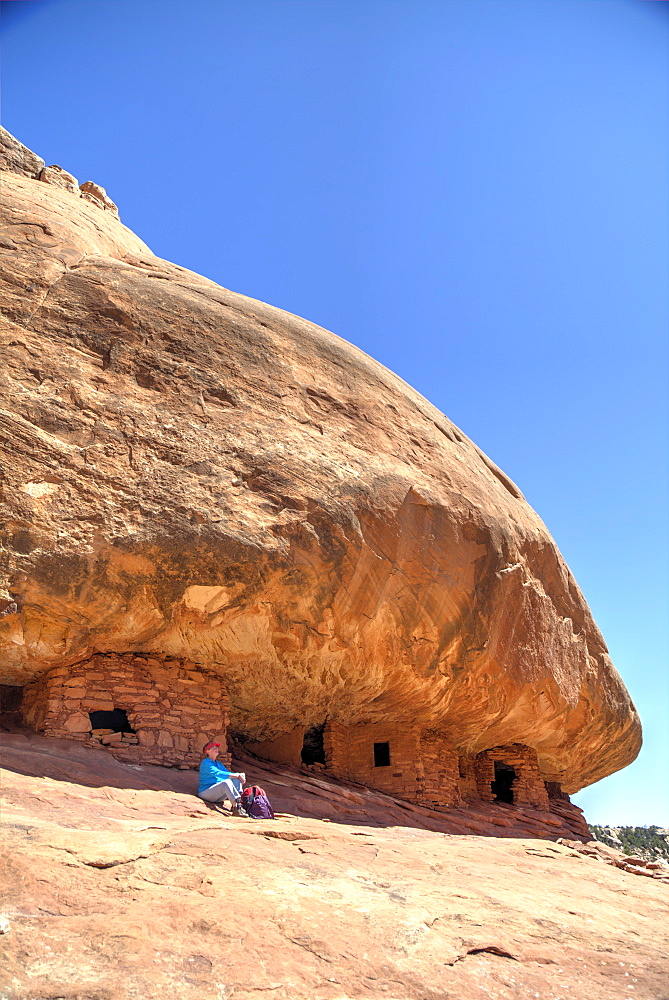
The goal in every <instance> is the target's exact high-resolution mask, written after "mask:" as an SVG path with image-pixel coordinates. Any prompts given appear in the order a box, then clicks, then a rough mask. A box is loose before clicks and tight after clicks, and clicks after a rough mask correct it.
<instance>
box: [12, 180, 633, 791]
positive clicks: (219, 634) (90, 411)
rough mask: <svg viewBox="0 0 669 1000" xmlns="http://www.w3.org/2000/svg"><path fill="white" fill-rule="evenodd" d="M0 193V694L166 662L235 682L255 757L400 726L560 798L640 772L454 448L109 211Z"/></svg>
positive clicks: (482, 486)
mask: <svg viewBox="0 0 669 1000" xmlns="http://www.w3.org/2000/svg"><path fill="white" fill-rule="evenodd" d="M1 178H2V195H3V209H2V211H3V231H4V232H5V234H7V235H6V242H5V243H4V245H3V248H2V276H1V280H0V294H1V296H2V302H3V317H4V318H3V321H2V333H1V336H2V344H3V355H4V359H5V365H4V372H3V376H2V385H1V387H0V391H1V395H2V397H3V398H2V403H1V405H2V424H3V439H2V444H1V447H2V450H3V453H4V459H3V465H4V477H5V478H4V481H3V492H2V501H1V502H2V520H3V524H4V528H3V539H2V544H3V547H4V558H5V566H4V568H3V573H4V579H3V580H0V587H4V592H5V595H6V596H5V602H4V605H3V607H4V609H5V611H6V612H7V613H5V614H4V615H3V616H2V617H0V682H2V683H9V684H21V683H24V682H25V681H26V680H28V679H30V678H32V677H35V676H37V675H39V674H40V672H43V671H44V670H46V669H48V668H50V667H53V666H54V665H59V664H67V663H73V662H75V661H77V660H80V659H82V658H84V657H86V656H88V655H90V654H91V653H93V652H95V651H98V650H99V651H117V652H127V651H137V652H158V653H164V654H169V655H173V656H185V657H189V658H191V659H192V660H194V661H195V662H197V663H200V664H202V665H203V666H205V667H206V668H207V669H208V670H212V671H214V672H218V673H220V674H221V675H222V676H225V678H226V683H227V686H228V689H229V693H230V701H231V713H232V719H231V728H232V729H235V728H237V729H238V730H239V731H243V732H245V733H247V734H248V735H249V737H251V738H260V737H262V738H264V739H271V738H273V737H275V736H278V735H280V734H281V733H285V732H288V731H290V729H291V728H292V727H294V726H295V725H311V724H314V723H317V722H321V721H323V719H324V718H326V717H328V718H336V719H337V720H338V721H340V722H341V723H343V724H352V723H356V722H368V721H375V720H383V719H390V718H392V719H395V720H398V721H401V720H402V719H407V720H411V721H418V722H424V724H425V726H427V727H429V728H430V729H433V730H434V729H440V730H442V731H443V732H444V735H445V737H447V738H448V739H449V740H450V741H451V742H452V743H453V744H454V745H455V746H457V747H459V748H460V749H461V750H462V752H464V753H475V752H478V751H481V750H485V749H486V748H488V747H493V746H498V745H502V744H510V743H522V744H526V745H528V746H531V747H533V748H535V749H536V750H537V753H538V756H539V762H540V766H541V768H542V774H543V776H544V778H545V779H546V780H551V781H559V782H560V783H561V784H562V786H563V788H565V790H567V791H575V790H577V789H578V788H580V787H582V786H583V785H585V784H589V783H591V782H592V781H595V780H598V779H599V778H601V777H603V776H605V775H606V774H609V773H611V772H612V771H615V770H617V769H619V768H621V767H623V766H625V765H626V764H628V763H629V762H630V761H631V760H633V759H634V757H635V756H636V754H637V753H638V750H639V747H640V742H641V735H640V725H639V720H638V717H637V715H636V712H635V710H634V706H633V705H632V703H631V701H630V698H629V695H628V694H627V691H626V690H625V687H624V685H623V684H622V681H621V680H620V678H619V676H618V674H617V673H616V671H615V669H614V668H613V666H612V664H611V662H610V659H609V656H608V653H607V650H606V646H605V644H604V641H603V639H602V637H601V635H600V633H599V631H598V629H597V627H596V625H595V623H594V622H593V620H592V616H591V614H590V612H589V609H588V607H587V604H586V603H585V600H584V598H583V596H582V595H581V593H580V591H579V589H578V587H577V585H576V584H575V582H574V580H573V578H572V576H571V574H570V573H569V570H568V569H567V567H566V565H565V563H564V561H563V560H562V558H561V556H560V554H559V552H558V550H557V548H556V546H555V543H554V542H553V540H552V539H551V537H550V535H549V533H548V531H547V529H546V527H545V525H544V524H543V523H542V521H541V520H540V518H539V517H538V516H537V515H536V513H535V512H534V511H533V510H532V509H531V508H530V506H529V505H528V504H527V503H526V501H525V500H524V498H523V497H522V494H521V493H520V491H519V490H518V489H517V487H516V486H515V485H514V484H513V483H512V482H511V481H510V480H509V479H508V478H507V477H506V476H505V475H504V473H502V472H501V470H499V469H498V468H497V467H496V466H495V465H494V463H492V462H491V461H490V460H489V459H488V458H487V457H486V456H485V455H483V453H482V452H481V451H480V450H479V449H478V448H477V447H476V445H474V444H473V442H471V441H470V440H469V439H468V438H467V437H466V435H464V434H463V433H462V431H460V430H459V429H458V428H457V427H455V426H454V425H453V424H452V423H451V422H450V421H449V420H448V419H447V418H446V417H445V416H444V415H443V414H442V413H440V412H439V411H438V410H436V409H435V408H434V407H433V406H431V404H430V403H428V402H427V401H426V400H425V399H424V398H423V397H421V396H420V395H419V394H418V393H416V392H415V391H414V390H413V389H411V388H410V387H409V386H408V385H406V383H404V382H403V381H402V380H401V379H399V378H398V377H397V376H395V375H394V374H393V373H392V372H390V371H388V370H387V369H385V368H383V366H381V365H380V364H378V363H377V362H375V361H373V360H372V359H371V358H369V357H368V356H366V355H365V354H363V353H362V352H361V351H359V350H358V349H357V348H355V347H353V346H352V345H351V344H348V343H347V342H346V341H343V340H341V339H340V338H339V337H337V336H335V335H333V334H331V333H328V332H327V331H325V330H322V329H321V328H319V327H317V326H315V325H314V324H311V323H308V322H307V321H305V320H302V319H299V318H298V317H295V316H292V315H290V314H287V313H285V312H282V311H280V310H278V309H274V308H272V307H271V306H268V305H265V304H263V303H260V302H257V301H254V300H252V299H248V298H246V297H244V296H241V295H237V294H235V293H233V292H230V291H228V290H226V289H223V288H221V287H219V286H218V285H216V284H214V283H213V282H211V281H208V280H207V279H205V278H202V277H200V276H198V275H196V274H193V273H192V272H189V271H186V270H184V269H183V268H180V267H177V266H175V265H173V264H169V263H167V262H165V261H163V260H160V259H159V258H157V257H155V256H154V255H153V254H152V253H151V252H150V251H149V249H148V248H147V247H146V246H145V245H144V244H143V243H142V242H141V241H140V240H139V239H138V238H137V237H136V236H134V234H132V233H131V232H130V231H129V230H127V229H126V228H125V227H124V226H123V225H122V224H121V223H120V221H119V220H118V218H117V217H116V216H115V215H114V214H113V213H112V212H110V211H106V210H104V209H103V207H101V205H98V204H97V203H94V202H92V201H90V200H85V199H84V198H82V197H80V196H78V195H77V194H76V192H75V191H73V190H68V189H66V188H63V187H61V186H57V185H56V184H53V183H44V182H43V181H41V180H38V179H37V178H36V177H34V176H30V171H29V170H28V171H27V173H26V172H23V173H17V172H15V171H14V170H13V169H11V170H9V171H6V172H4V173H3V174H2V175H1ZM0 596H1V595H0ZM0 603H1V602H0ZM1 610H2V608H1V607H0V611H1Z"/></svg>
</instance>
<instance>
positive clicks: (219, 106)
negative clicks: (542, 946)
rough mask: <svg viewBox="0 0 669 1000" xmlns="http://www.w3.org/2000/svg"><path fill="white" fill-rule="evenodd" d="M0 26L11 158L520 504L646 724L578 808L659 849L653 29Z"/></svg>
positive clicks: (660, 11)
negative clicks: (251, 309)
mask: <svg viewBox="0 0 669 1000" xmlns="http://www.w3.org/2000/svg"><path fill="white" fill-rule="evenodd" d="M1 7H2V10H3V35H4V38H3V87H2V96H3V123H4V124H5V126H6V127H7V128H8V129H9V130H10V131H11V132H13V133H15V134H16V135H17V136H18V137H19V138H21V139H22V141H24V142H25V143H26V144H27V145H29V146H30V147H31V148H33V149H34V150H35V151H36V152H38V153H39V154H40V155H42V156H43V157H45V159H46V161H47V163H59V164H61V165H62V166H64V167H66V168H67V169H68V170H70V171H71V172H72V173H74V174H75V175H76V176H77V177H78V178H79V180H80V181H83V180H88V179H90V180H94V181H96V182H98V183H100V184H102V185H103V186H105V187H106V188H107V189H108V191H109V193H110V195H111V197H112V198H113V199H114V200H115V201H116V202H117V203H118V205H119V206H120V210H121V216H122V219H123V221H124V222H125V223H126V224H127V225H128V226H130V227H131V228H132V229H134V230H135V231H136V232H137V233H138V234H139V235H140V236H141V237H142V238H143V239H144V240H145V241H146V242H147V243H148V244H149V246H150V247H151V248H152V249H153V250H154V251H155V252H156V253H157V254H159V255H160V256H163V257H166V258H168V259H169V260H173V261H176V262H177V263H179V264H182V265H185V266H186V267H189V268H192V269H194V270H196V271H200V272H201V273H203V274H206V275H207V276H209V277H211V278H213V279H214V280H216V281H218V282H220V283H221V284H223V285H225V286H226V287H229V288H232V289H234V290H236V291H239V292H244V293H246V294H248V295H252V296H255V297H257V298H260V299H263V300H264V301H266V302H270V303H272V304H274V305H277V306H280V307H282V308H284V309H288V310H290V311H291V312H294V313H298V314H299V315H301V316H305V317H307V318H308V319H310V320H313V321H315V322H317V323H319V324H321V325H322V326H325V327H327V328H328V329H330V330H333V331H335V332H336V333H338V334H340V335H341V336H343V337H345V338H346V339H348V340H351V341H353V342H354V343H355V344H357V345H358V346H360V347H361V348H363V350H365V351H367V352H368V353H369V354H371V355H373V356H374V357H375V358H377V359H378V360H380V361H382V362H383V363H384V364H386V365H388V366H389V367H390V368H392V369H393V370H394V371H396V372H398V374H400V375H401V376H402V377H403V378H404V379H406V381H407V382H410V383H411V384H412V385H414V386H415V387H416V388H417V389H419V390H420V391H421V392H422V393H423V394H424V395H425V396H427V398H428V399H430V400H431V401H432V402H433V403H434V404H436V405H437V406H438V407H439V408H440V409H442V410H443V411H444V412H445V413H446V414H447V415H448V416H449V417H450V418H451V419H452V420H454V421H455V422H456V423H457V424H458V425H459V426H460V427H462V428H463V430H464V431H465V432H466V433H467V434H468V435H469V436H470V437H472V438H473V439H474V440H475V441H476V442H477V443H478V444H479V445H480V447H482V448H483V449H484V450H485V451H486V452H487V453H488V454H489V455H490V456H491V457H492V458H493V459H494V461H495V462H497V463H498V464H499V465H500V466H501V467H502V468H503V469H504V470H505V471H506V472H507V473H508V474H509V475H510V476H511V477H512V478H513V479H514V480H515V481H516V482H517V483H518V484H519V486H520V488H521V489H522V490H523V492H524V493H525V495H526V497H527V498H528V500H529V502H530V503H531V504H532V505H533V506H534V507H535V509H536V510H537V511H538V512H539V514H540V515H541V516H542V517H543V518H544V520H545V521H546V523H547V525H548V527H549V529H550V530H551V532H552V533H553V535H554V537H555V539H556V540H557V543H558V545H559V546H560V548H561V550H562V552H563V554H564V556H565V558H566V559H567V561H568V563H569V565H570V566H571V568H572V570H573V572H574V574H575V576H576V578H577V580H578V581H579V583H580V585H581V587H582V589H583V591H584V593H585V595H586V598H587V600H588V602H589V603H590V606H591V608H592V610H593V613H594V615H595V618H596V620H597V622H598V624H599V626H600V628H601V630H602V632H603V633H604V636H605V638H606V640H607V642H608V644H609V648H610V650H611V655H612V657H613V660H614V662H615V663H616V664H617V666H618V669H619V670H620V672H621V674H622V676H623V678H624V680H625V682H626V684H627V686H628V688H629V690H630V692H631V694H632V696H633V698H634V700H635V702H636V704H637V706H638V708H639V711H640V713H641V717H642V720H643V723H644V727H645V746H644V749H643V751H642V753H641V755H640V757H639V759H638V761H637V762H636V763H635V764H634V765H632V766H631V767H629V768H627V769H626V770H625V771H623V772H621V773H619V774H617V775H615V776H613V777H611V778H607V779H605V780H604V781H603V782H600V783H599V784H598V785H595V786H593V787H592V788H590V789H588V790H586V791H584V792H583V793H581V794H580V795H579V796H578V797H577V800H576V801H577V802H578V803H579V804H580V805H581V806H582V807H583V808H585V809H586V814H587V816H588V818H589V819H590V821H591V822H611V823H630V824H652V823H657V824H660V825H665V826H669V801H668V796H669V791H668V790H669V742H668V738H667V728H668V720H669V692H668V689H669V684H668V678H667V558H666V557H667V518H666V484H667V440H666V432H667V323H668V317H667V301H668V295H667V273H668V270H669V268H668V264H669V262H668V260H667V256H668V254H667V238H666V228H667V221H668V212H667V176H668V169H667V168H668V163H667V135H668V128H667V126H668V121H669V118H668V114H667V111H668V108H667V94H668V93H669V86H668V84H669V80H668V79H667V76H668V51H669V49H668V43H669V4H667V3H664V2H652V0H648V2H644V0H437V2H433V0H11V2H7V0H3V2H2V4H1Z"/></svg>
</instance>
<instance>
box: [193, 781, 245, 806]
mask: <svg viewBox="0 0 669 1000" xmlns="http://www.w3.org/2000/svg"><path fill="white" fill-rule="evenodd" d="M229 784H230V780H229V779H226V780H225V781H219V782H218V783H217V784H215V785H212V786H211V788H205V790H204V791H203V792H198V795H199V797H200V798H201V799H204V801H205V802H222V801H223V799H229V800H230V802H232V803H234V802H236V799H235V796H234V793H233V791H232V789H231V788H229V787H228V786H229Z"/></svg>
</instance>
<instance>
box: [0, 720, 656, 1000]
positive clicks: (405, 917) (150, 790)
mask: <svg viewBox="0 0 669 1000" xmlns="http://www.w3.org/2000/svg"><path fill="white" fill-rule="evenodd" d="M0 745H1V746H2V751H3V756H4V757H5V759H6V762H7V763H6V768H7V769H6V770H4V771H3V772H2V787H3V794H4V811H3V819H4V827H3V834H4V837H3V840H4V847H5V851H6V860H5V866H4V877H3V880H2V883H1V884H2V907H1V908H2V915H1V916H0V956H1V958H0V970H1V971H0V995H1V996H3V997H5V998H6V1000H55V998H59V1000H140V998H141V1000H159V998H160V1000H162V998H163V997H167V996H174V997H179V998H180V1000H191V998H192V1000H257V998H259V997H266V996H271V997H273V998H275V1000H300V998H304V1000H363V998H369V1000H379V998H382V997H386V998H388V1000H449V998H450V1000H493V998H494V1000H519V998H528V997H529V998H539V1000H567V998H573V1000H613V998H622V997H636V1000H667V998H669V989H668V988H667V983H668V982H669V960H668V959H667V955H668V954H669V939H668V935H667V929H668V928H669V921H668V920H667V917H668V916H669V912H668V911H669V905H668V904H669V885H667V884H665V883H664V882H662V881H659V880H658V879H657V878H655V877H650V878H648V877H645V878H639V877H638V875H635V874H634V873H633V872H632V871H625V870H621V869H619V868H616V867H613V866H611V865H610V864H608V865H607V864H602V863H601V860H602V859H601V857H600V856H599V855H598V854H597V851H596V850H593V851H592V856H591V857H589V856H587V854H582V853H579V852H578V851H575V850H573V849H572V848H571V847H569V846H567V845H564V844H560V843H551V842H547V841H545V840H537V839H532V838H530V837H527V836H526V837H524V838H522V837H521V838H515V839H512V838H508V837H507V838H501V837H500V838H491V837H481V836H474V835H469V836H467V835H453V834H444V833H440V832H437V831H435V830H429V829H425V828H423V827H421V826H420V825H419V822H416V825H410V824H411V822H412V819H411V817H410V816H407V814H405V819H404V821H403V822H402V821H399V822H398V819H397V817H396V813H395V812H394V810H395V808H396V806H395V804H394V803H393V802H392V800H390V799H388V798H386V797H385V796H382V795H380V794H378V793H369V794H368V796H367V797H366V798H365V800H364V801H362V802H361V801H356V800H355V796H354V795H351V796H350V797H348V793H349V789H347V788H344V787H339V788H338V787H337V785H335V784H329V788H328V789H326V791H327V794H324V787H323V786H327V785H328V783H327V782H320V781H317V780H315V779H313V778H310V777H307V776H302V777H300V778H298V776H296V775H291V774H290V773H289V772H288V771H286V770H283V771H282V770H281V769H280V768H277V767H272V766H270V765H260V764H255V765H253V764H252V765H251V766H250V767H249V779H250V780H255V781H261V783H262V784H263V785H264V786H265V787H266V788H267V789H268V791H269V792H270V795H271V796H272V799H273V801H274V805H275V806H276V807H277V808H278V809H279V810H280V815H279V818H278V819H277V820H275V821H274V822H272V821H258V822H254V821H250V820H242V819H233V818H231V817H229V816H228V815H224V814H220V813H218V812H214V811H211V810H209V809H208V808H207V807H206V806H205V805H204V803H202V802H201V801H200V800H198V799H197V798H195V797H194V796H193V794H192V789H193V786H194V784H195V775H194V774H193V773H192V772H187V771H183V772H179V771H176V770H169V769H165V768H159V767H151V766H144V767H136V766H135V767H132V766H128V765H124V764H122V763H119V762H117V761H115V760H114V759H113V758H111V757H109V756H108V755H107V754H106V753H105V752H104V751H101V750H97V751H96V750H88V749H85V748H82V747H79V746H76V745H73V744H72V743H69V742H66V741H57V740H48V739H44V738H40V737H34V736H33V737H29V738H26V736H24V735H20V734H15V735H7V734H5V735H0ZM35 775H37V776H35ZM360 798H361V797H360V796H359V797H358V799H360ZM302 810H306V811H307V812H310V813H311V816H305V815H304V814H303V811H302ZM345 810H346V812H345ZM314 814H315V815H320V817H321V818H314ZM433 818H435V814H433ZM436 818H437V819H438V817H436ZM595 847H596V845H595ZM586 850H587V848H586ZM609 850H610V849H609ZM647 874H651V873H650V872H648V873H647ZM653 874H657V873H653Z"/></svg>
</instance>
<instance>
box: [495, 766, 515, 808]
mask: <svg viewBox="0 0 669 1000" xmlns="http://www.w3.org/2000/svg"><path fill="white" fill-rule="evenodd" d="M517 777H518V775H517V774H516V772H515V771H514V769H513V768H512V767H511V766H510V765H509V764H502V762H501V761H499V760H496V761H495V780H494V781H491V782H490V788H491V790H492V792H493V794H494V796H495V802H508V803H509V805H513V783H514V781H515V780H516V778H517Z"/></svg>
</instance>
